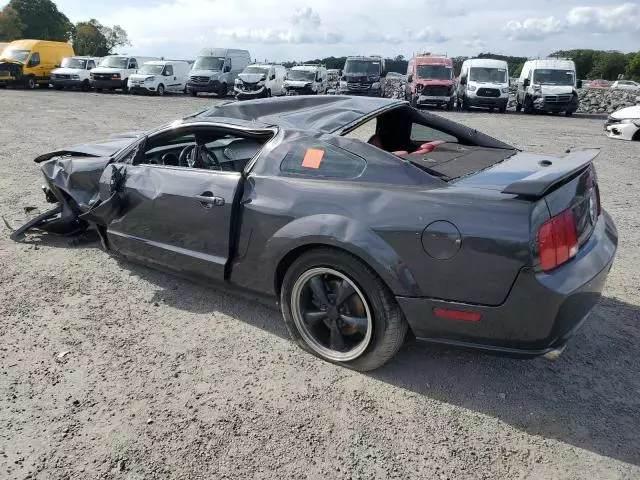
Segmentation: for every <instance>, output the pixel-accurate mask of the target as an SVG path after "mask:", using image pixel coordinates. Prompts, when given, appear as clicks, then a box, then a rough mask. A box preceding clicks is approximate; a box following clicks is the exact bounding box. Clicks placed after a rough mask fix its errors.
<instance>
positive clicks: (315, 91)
mask: <svg viewBox="0 0 640 480" xmlns="http://www.w3.org/2000/svg"><path fill="white" fill-rule="evenodd" d="M284 92H285V95H324V94H325V93H327V69H326V68H325V67H324V66H323V65H316V64H311V65H296V66H295V67H292V68H291V69H290V70H289V71H288V72H287V77H286V79H285V81H284Z"/></svg>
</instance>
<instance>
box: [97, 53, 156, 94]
mask: <svg viewBox="0 0 640 480" xmlns="http://www.w3.org/2000/svg"><path fill="white" fill-rule="evenodd" d="M152 60H160V59H159V58H156V57H138V56H133V57H132V56H128V55H109V56H107V57H104V58H103V59H102V60H101V61H100V64H99V65H98V67H97V68H94V69H93V70H91V85H92V86H93V87H94V88H95V89H96V91H97V92H101V91H102V90H105V89H106V90H116V89H121V90H124V91H125V92H126V91H127V89H128V83H129V76H130V75H132V74H134V73H136V72H137V71H138V68H139V66H140V65H144V64H145V63H146V62H150V61H152Z"/></svg>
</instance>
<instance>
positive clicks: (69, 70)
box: [51, 68, 84, 75]
mask: <svg viewBox="0 0 640 480" xmlns="http://www.w3.org/2000/svg"><path fill="white" fill-rule="evenodd" d="M83 71H84V70H81V69H79V68H55V69H53V70H52V71H51V73H57V74H58V75H78V74H79V73H80V72H83Z"/></svg>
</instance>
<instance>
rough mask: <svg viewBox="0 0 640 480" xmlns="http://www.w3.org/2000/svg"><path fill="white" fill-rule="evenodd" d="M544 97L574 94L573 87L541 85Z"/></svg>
mask: <svg viewBox="0 0 640 480" xmlns="http://www.w3.org/2000/svg"><path fill="white" fill-rule="evenodd" d="M540 88H541V89H542V94H543V95H562V94H567V93H573V87H572V86H571V85H541V86H540Z"/></svg>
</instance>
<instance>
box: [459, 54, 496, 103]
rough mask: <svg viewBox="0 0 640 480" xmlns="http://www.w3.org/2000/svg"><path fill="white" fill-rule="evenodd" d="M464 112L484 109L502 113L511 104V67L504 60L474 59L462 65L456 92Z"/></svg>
mask: <svg viewBox="0 0 640 480" xmlns="http://www.w3.org/2000/svg"><path fill="white" fill-rule="evenodd" d="M456 96H457V100H458V106H459V107H461V108H462V109H464V110H468V109H469V108H471V107H482V108H488V109H489V110H493V109H494V108H497V109H498V110H500V112H501V113H504V112H506V111H507V105H508V103H509V66H508V64H507V62H505V61H504V60H494V59H489V58H473V59H470V60H466V61H465V62H464V63H463V64H462V68H461V70H460V76H459V80H458V88H457V92H456Z"/></svg>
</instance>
